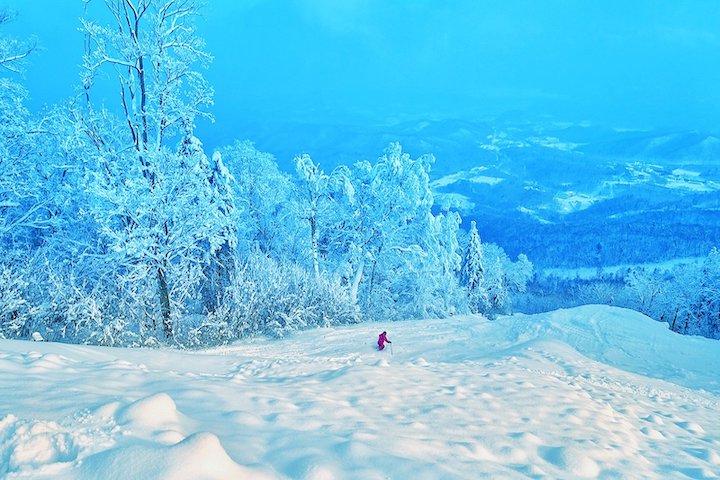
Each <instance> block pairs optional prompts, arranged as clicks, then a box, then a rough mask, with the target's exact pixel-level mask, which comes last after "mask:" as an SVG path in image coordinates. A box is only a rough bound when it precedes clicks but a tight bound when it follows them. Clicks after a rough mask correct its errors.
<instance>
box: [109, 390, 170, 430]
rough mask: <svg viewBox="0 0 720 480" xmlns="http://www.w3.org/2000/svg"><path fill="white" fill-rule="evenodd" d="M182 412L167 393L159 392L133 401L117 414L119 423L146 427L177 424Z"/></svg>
mask: <svg viewBox="0 0 720 480" xmlns="http://www.w3.org/2000/svg"><path fill="white" fill-rule="evenodd" d="M179 420H180V414H179V412H178V410H177V406H176V405H175V401H173V399H172V398H171V397H170V395H168V394H167V393H158V394H155V395H151V396H149V397H146V398H141V399H140V400H138V401H136V402H133V403H131V404H130V405H128V406H127V407H125V408H123V409H121V410H120V411H119V412H118V414H117V422H118V423H119V424H136V425H143V426H144V427H145V428H150V427H163V426H167V425H175V424H177V423H178V422H179Z"/></svg>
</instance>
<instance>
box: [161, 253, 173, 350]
mask: <svg viewBox="0 0 720 480" xmlns="http://www.w3.org/2000/svg"><path fill="white" fill-rule="evenodd" d="M158 289H159V290H160V292H159V293H160V315H161V317H162V322H163V332H164V333H165V338H170V337H171V336H172V333H173V328H172V319H171V318H170V292H169V291H168V284H167V278H165V271H164V270H163V269H162V267H160V268H158Z"/></svg>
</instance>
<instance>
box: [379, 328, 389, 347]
mask: <svg viewBox="0 0 720 480" xmlns="http://www.w3.org/2000/svg"><path fill="white" fill-rule="evenodd" d="M386 342H387V343H392V342H391V341H390V340H388V339H387V332H382V333H381V334H380V336H379V337H378V350H382V349H383V348H385V343H386Z"/></svg>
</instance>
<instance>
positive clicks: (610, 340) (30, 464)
mask: <svg viewBox="0 0 720 480" xmlns="http://www.w3.org/2000/svg"><path fill="white" fill-rule="evenodd" d="M383 329H387V330H388V336H389V338H390V339H391V340H392V341H393V344H392V347H393V350H392V351H389V350H388V351H384V352H377V351H375V349H374V348H373V347H374V341H375V339H376V338H377V334H378V333H379V331H381V330H383ZM719 372H720V342H718V341H713V340H708V339H704V338H696V337H682V336H679V335H675V334H673V333H671V332H669V331H668V330H667V329H666V328H665V327H664V325H662V324H659V323H656V322H654V321H652V320H650V319H648V318H647V317H644V316H642V315H640V314H638V313H634V312H631V311H627V310H621V309H617V308H609V307H599V306H587V307H580V308H575V309H571V310H563V311H557V312H552V313H548V314H542V315H534V316H522V315H516V316H513V317H506V318H501V319H499V320H497V321H494V322H490V321H487V320H485V319H482V318H474V317H464V318H454V319H450V320H433V321H422V322H399V323H393V324H383V325H379V324H362V325H358V326H352V327H347V328H336V329H321V330H313V331H307V332H301V333H298V334H296V335H294V336H293V337H292V338H288V339H285V340H264V339H262V340H253V341H248V342H242V343H239V344H237V345H234V346H232V347H228V348H222V349H216V350H211V351H204V352H201V353H197V352H195V353H190V352H188V353H185V352H177V351H168V350H122V349H109V348H92V347H82V346H72V345H61V344H52V343H28V342H18V341H0V477H3V478H10V479H15V478H33V479H50V478H52V479H63V478H79V479H93V480H94V479H123V480H124V479H159V478H167V479H193V480H196V479H225V478H227V479H238V478H248V479H252V478H293V479H315V480H321V479H345V478H348V479H362V480H372V479H387V478H390V479H408V478H412V479H413V480H420V479H433V480H435V479H446V478H447V479H455V478H465V479H476V478H483V477H490V478H553V479H554V478H567V479H575V478H648V479H652V478H657V479H666V478H718V477H720V413H719V412H720V405H719V403H720V402H719V400H720V374H719Z"/></svg>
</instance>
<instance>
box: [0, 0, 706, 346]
mask: <svg viewBox="0 0 720 480" xmlns="http://www.w3.org/2000/svg"><path fill="white" fill-rule="evenodd" d="M104 9H105V11H104V13H103V15H101V16H99V17H97V18H93V17H92V16H86V17H85V18H83V19H82V20H81V29H82V32H83V36H84V45H79V48H78V57H77V58H78V61H79V63H81V67H80V72H79V74H80V75H79V78H80V80H79V82H78V85H77V88H76V92H75V95H73V96H71V97H70V98H69V99H67V100H66V101H65V102H62V103H60V104H57V105H54V106H52V107H51V108H48V109H46V110H45V111H43V112H30V111H29V110H28V109H27V107H26V106H25V105H26V102H25V99H26V98H27V95H28V92H27V91H26V90H25V88H24V87H23V85H22V81H23V77H22V75H21V74H22V72H23V69H24V65H26V63H27V62H28V61H31V60H32V55H33V52H34V50H35V49H36V48H37V45H36V44H35V41H34V40H32V39H15V38H10V37H8V36H3V37H2V38H0V67H2V69H1V70H2V74H3V75H2V78H1V79H0V129H1V130H2V134H0V249H1V250H2V252H1V253H0V337H3V338H30V337H31V336H33V335H35V336H39V337H42V338H44V339H46V340H52V341H65V342H79V343H90V344H99V345H118V346H154V345H158V344H171V345H176V346H179V347H183V348H198V347H203V346H207V345H217V344H222V343H227V342H230V341H232V340H234V339H237V338H241V337H246V336H251V335H257V334H268V335H274V336H283V335H286V334H288V333H289V332H291V331H294V330H297V329H302V328H308V327H314V326H329V325H333V324H344V323H356V322H360V321H366V320H370V321H380V320H381V321H388V320H399V319H412V318H418V319H420V318H443V317H447V316H451V315H456V314H463V313H480V314H484V315H487V316H489V317H492V316H494V315H496V314H503V313H511V312H512V311H514V310H524V309H532V308H540V307H539V305H540V303H541V302H540V301H539V300H538V298H543V295H545V293H546V291H549V290H552V291H553V292H554V297H553V298H557V299H561V300H560V301H559V303H560V304H553V307H554V308H557V307H560V306H563V305H564V304H565V303H567V302H568V301H574V299H575V298H576V296H575V297H573V298H572V299H568V296H571V295H570V293H569V292H571V291H575V290H574V289H575V288H576V287H577V285H573V286H568V285H559V284H558V283H557V282H556V283H555V284H554V285H553V286H548V283H547V281H546V282H545V283H543V282H541V281H540V280H535V282H534V284H533V285H535V290H532V289H531V290H529V291H526V290H527V286H528V283H529V282H530V281H531V279H532V278H533V265H532V263H531V261H530V259H528V257H527V256H526V255H523V254H519V255H518V256H517V257H516V258H515V259H514V260H513V259H511V258H510V257H509V256H508V255H507V254H506V253H505V251H504V250H503V249H502V248H501V247H500V246H498V245H494V244H492V243H483V242H481V235H480V232H478V230H477V228H476V226H475V223H474V222H470V225H463V221H462V219H461V218H460V215H459V214H458V213H457V212H455V211H452V210H441V209H439V208H438V207H437V206H436V205H435V203H434V200H433V192H432V190H431V188H430V177H429V174H430V172H431V168H432V165H433V162H434V158H433V156H432V154H430V153H428V154H427V155H423V156H420V157H417V158H412V157H411V156H410V155H409V154H408V153H406V152H404V151H403V149H402V147H401V145H399V144H398V143H391V144H389V145H388V146H387V148H386V149H385V150H384V151H383V152H377V154H378V157H377V158H376V159H375V160H373V161H368V160H359V161H357V162H355V163H354V164H352V165H340V166H337V167H335V168H333V169H332V171H328V172H326V171H324V170H323V169H322V168H321V166H320V165H318V164H317V163H316V162H314V161H313V159H312V158H311V156H310V155H308V154H306V153H302V152H298V154H297V156H296V157H295V160H294V162H295V173H294V175H292V174H289V173H287V172H284V171H282V170H281V169H280V168H279V167H278V164H277V162H276V160H275V158H274V157H273V156H272V155H271V154H269V153H265V152H261V151H258V150H257V149H256V148H255V147H254V145H253V143H252V142H250V141H247V140H243V135H242V132H238V135H237V137H238V140H237V141H236V142H234V143H232V144H230V145H227V146H224V147H221V148H217V149H215V150H214V151H212V152H206V151H205V149H204V147H203V143H202V139H201V138H197V137H196V135H195V130H196V125H197V124H198V122H209V121H211V120H212V105H213V86H212V85H210V84H209V83H208V82H207V81H206V79H205V78H204V76H203V73H202V72H203V70H204V69H205V68H207V67H209V66H210V63H211V61H212V55H211V54H210V53H209V52H206V51H205V50H204V44H203V40H202V38H201V37H200V36H199V35H198V33H197V29H196V26H195V21H196V17H197V16H198V15H199V14H200V13H201V8H200V6H199V4H197V3H196V2H195V0H159V1H152V0H107V1H106V2H105V3H104ZM13 16H14V13H13V12H12V11H10V10H8V9H3V10H1V11H0V28H2V26H3V25H6V24H7V23H8V22H10V21H12V19H13ZM479 208H482V207H479ZM463 226H464V227H465V228H464V229H463V228H461V227H463ZM465 229H467V232H466V231H465ZM717 258H718V255H717V251H716V250H713V251H712V252H711V253H710V255H709V256H708V258H707V260H706V261H705V262H704V263H702V264H701V265H700V266H697V267H696V268H695V269H694V270H692V271H690V272H689V273H687V275H688V276H690V277H692V278H693V281H694V282H696V283H697V284H698V285H699V287H698V288H697V289H695V290H690V291H687V292H686V293H683V294H682V295H683V296H682V299H681V300H677V301H675V303H672V302H667V301H665V300H667V298H668V295H665V294H661V293H659V292H665V291H673V288H674V287H673V285H678V284H682V285H688V284H687V282H685V281H684V280H683V278H685V277H683V276H682V275H680V273H677V274H672V275H671V276H670V277H671V278H664V277H663V278H660V279H659V278H658V277H657V275H654V274H653V272H643V271H638V272H636V273H634V274H632V275H628V276H627V277H626V278H624V279H623V280H622V281H621V282H617V281H616V282H615V283H616V284H617V283H621V284H622V285H621V290H622V291H623V292H626V293H627V292H631V291H632V292H635V293H636V294H635V296H634V297H633V296H631V295H629V294H628V295H626V297H627V298H628V299H631V298H632V299H633V300H628V301H627V303H628V305H627V306H629V307H633V308H638V309H640V310H641V311H644V312H646V313H648V314H650V315H652V316H654V318H656V319H658V320H661V321H666V322H668V324H669V325H670V326H671V327H672V328H673V330H675V331H678V332H681V333H700V334H703V335H706V336H711V337H715V338H717V337H718V336H720V329H719V328H718V324H720V320H719V319H720V300H719V296H718V292H717V285H718V283H717V278H718V272H719V271H720V270H719V268H720V267H719V265H720V262H718V260H717ZM683 275H685V273H683ZM663 282H664V283H663ZM610 283H612V282H610ZM657 284H662V286H661V287H660V286H657ZM693 285H694V284H693ZM553 288H554V289H555V290H553ZM542 289H544V290H543V292H544V293H543V292H540V290H542ZM658 289H659V290H658ZM559 290H562V291H561V292H560V293H558V292H559ZM656 290H657V291H656ZM653 292H655V293H653ZM683 292H685V290H683ZM533 293H534V294H535V295H533ZM600 298H601V295H596V296H595V297H593V298H592V299H591V300H593V301H595V300H599V299H600ZM659 298H663V299H664V300H663V302H661V301H660V300H659ZM673 298H678V299H680V298H681V296H676V297H673ZM549 303H552V302H549ZM549 303H548V304H549ZM681 306H682V308H681Z"/></svg>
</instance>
